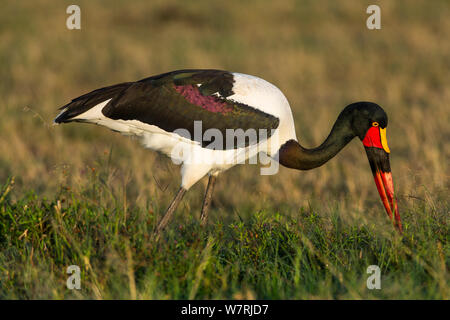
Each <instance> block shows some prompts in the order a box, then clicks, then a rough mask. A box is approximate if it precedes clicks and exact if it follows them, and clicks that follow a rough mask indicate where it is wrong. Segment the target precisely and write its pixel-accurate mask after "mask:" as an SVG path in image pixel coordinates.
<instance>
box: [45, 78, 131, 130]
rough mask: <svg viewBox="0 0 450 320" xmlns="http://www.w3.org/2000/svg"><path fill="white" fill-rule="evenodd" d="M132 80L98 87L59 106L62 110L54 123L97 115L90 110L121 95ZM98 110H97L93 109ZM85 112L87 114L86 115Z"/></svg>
mask: <svg viewBox="0 0 450 320" xmlns="http://www.w3.org/2000/svg"><path fill="white" fill-rule="evenodd" d="M131 84H132V82H124V83H119V84H116V85H113V86H109V87H105V88H101V89H97V90H94V91H91V92H89V93H87V94H84V95H82V96H80V97H78V98H75V99H73V100H72V102H70V103H68V104H66V105H65V106H63V107H61V108H59V110H61V112H60V113H59V114H58V115H57V116H56V118H55V120H53V123H55V124H60V123H65V122H71V121H83V120H90V119H89V118H90V117H95V114H96V112H89V111H90V110H91V109H94V107H96V106H99V105H100V104H103V106H105V105H106V104H107V103H108V102H109V101H110V100H111V99H113V98H115V97H117V96H119V95H120V94H121V93H122V92H123V91H125V90H126V89H127V88H128V87H129V86H130V85H131ZM92 111H96V110H92ZM83 114H86V116H84V115H83Z"/></svg>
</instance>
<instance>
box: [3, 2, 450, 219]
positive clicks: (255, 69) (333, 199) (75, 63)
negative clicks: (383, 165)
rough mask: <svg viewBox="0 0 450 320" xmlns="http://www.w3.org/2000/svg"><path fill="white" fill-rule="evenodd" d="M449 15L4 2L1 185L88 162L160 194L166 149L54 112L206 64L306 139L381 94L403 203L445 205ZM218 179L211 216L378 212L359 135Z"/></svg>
mask: <svg viewBox="0 0 450 320" xmlns="http://www.w3.org/2000/svg"><path fill="white" fill-rule="evenodd" d="M71 4H77V5H79V6H80V8H81V30H68V29H67V28H66V19H67V18H68V16H69V15H68V14H67V13H66V8H67V7H68V6H69V5H71ZM370 4H377V5H379V6H380V8H381V26H382V29H381V30H368V29H367V28H366V19H367V18H368V16H369V15H368V14H367V13H366V8H367V7H368V6H369V5H370ZM449 16H450V5H449V2H448V1H446V0H442V1H440V0H435V1H433V3H432V4H430V2H429V1H425V0H423V1H375V0H373V1H339V2H336V1H331V0H330V1H312V0H311V1H293V0H286V1H260V0H258V1H256V0H250V1H235V0H227V1H209V0H202V1H174V0H163V1H162V0H161V1H160V0H152V1H133V2H132V3H131V2H129V1H76V3H74V1H43V0H36V1H32V2H31V1H2V9H1V11H0V75H1V81H0V132H1V138H0V181H1V182H2V183H4V182H5V181H6V179H7V178H8V177H11V176H14V177H15V190H14V194H13V195H12V196H13V197H21V195H22V194H24V193H26V192H29V191H30V190H34V192H36V193H37V195H38V196H39V197H49V198H54V197H55V194H56V193H57V192H59V191H60V190H61V188H68V189H73V190H77V189H83V188H85V187H86V186H88V185H89V183H90V181H91V180H90V179H91V176H92V172H100V174H101V175H103V181H104V182H105V184H107V185H108V186H109V187H110V188H111V190H112V191H113V192H116V193H118V194H120V193H121V192H123V193H124V194H125V195H126V196H127V200H128V203H129V204H130V205H132V206H140V207H145V208H159V209H160V210H163V209H165V207H166V206H167V204H168V203H169V201H170V200H171V198H172V196H173V193H174V192H175V191H176V190H177V189H178V186H179V182H180V180H179V177H180V176H179V170H178V167H176V166H174V165H173V164H172V163H171V161H170V160H169V159H168V158H165V157H163V156H159V155H157V154H156V153H154V152H151V151H149V150H145V149H143V148H142V147H141V146H140V145H139V144H138V142H137V141H136V140H134V139H131V138H127V137H123V136H120V134H117V133H113V132H110V131H109V130H107V129H105V128H101V127H97V126H94V125H85V124H69V125H63V126H52V120H53V118H54V117H55V115H56V114H57V113H58V112H57V108H59V107H61V106H62V105H64V104H66V103H68V102H69V101H70V100H71V99H73V98H75V97H77V96H79V95H81V94H84V93H86V92H89V91H92V90H94V89H97V88H100V87H103V86H107V85H111V84H115V83H119V82H125V81H134V80H138V79H142V78H145V77H148V76H151V75H155V74H158V73H163V72H167V71H171V70H176V69H186V68H215V69H224V70H229V71H235V72H241V73H248V74H251V75H255V76H259V77H261V78H263V79H266V80H268V81H269V82H272V83H273V84H275V85H276V86H278V87H279V88H280V89H281V90H282V91H283V92H284V94H285V95H286V97H287V98H288V100H289V102H290V104H291V107H292V110H293V114H294V119H295V124H296V126H297V127H296V130H297V135H298V138H299V141H300V142H301V143H302V144H303V145H304V146H306V147H313V146H317V145H318V144H320V143H321V142H322V141H323V140H324V139H325V138H326V136H327V135H328V133H329V130H330V129H331V126H332V124H333V123H334V121H335V120H336V117H337V115H338V114H339V112H340V111H341V110H342V109H343V108H344V107H345V106H346V105H347V104H349V103H352V102H355V101H360V100H368V101H373V102H376V103H378V104H380V105H381V106H382V107H383V108H384V109H385V110H386V112H387V114H388V116H389V126H388V142H389V147H390V149H391V166H392V171H393V177H394V183H395V185H396V190H397V195H398V198H399V206H400V210H401V212H402V210H403V212H405V211H407V210H409V209H408V208H411V207H413V206H415V205H421V204H422V203H424V202H426V203H427V204H429V205H430V206H433V205H434V206H438V205H444V206H446V207H447V208H448V187H449V172H448V162H449V161H448V160H449V156H450V144H449V140H450V126H449V120H450V119H449V114H450V112H449V111H450V110H449V107H450V86H449V84H450V83H449V82H450V81H449V77H448V73H449V67H450V42H449V39H450V35H449V31H450V20H449V19H448V17H449ZM205 186H206V181H202V182H201V183H198V184H197V185H195V186H194V187H193V188H192V189H191V190H192V191H191V192H189V193H188V194H187V197H186V199H185V200H184V202H183V204H182V207H183V208H184V210H185V211H187V212H192V214H193V215H198V214H199V210H200V208H201V201H202V193H203V188H204V187H205ZM216 188H217V189H216V193H215V195H214V200H213V205H214V208H213V209H214V210H213V213H212V214H211V219H213V220H214V219H217V218H216V217H217V216H222V217H225V216H227V215H228V216H230V217H231V218H232V219H234V218H235V217H236V216H235V215H234V213H238V214H240V213H241V212H255V211H256V210H260V209H268V210H276V211H277V212H283V213H285V214H295V213H296V212H297V210H298V208H299V207H300V206H307V205H308V204H311V203H316V204H317V205H320V206H321V207H323V208H324V210H325V211H326V210H327V208H330V207H333V206H336V205H339V206H340V208H341V209H342V210H343V211H344V212H348V217H351V216H352V215H353V213H354V212H365V213H366V214H364V215H358V216H355V217H354V218H355V219H366V218H367V217H370V216H375V217H377V218H378V219H377V220H378V221H379V223H380V224H386V225H388V224H389V221H388V220H387V219H380V217H383V218H384V216H385V213H384V211H383V208H382V205H381V203H380V200H379V197H378V195H377V191H376V188H375V185H374V183H373V178H372V175H371V172H370V168H369V165H368V162H367V159H366V156H365V154H364V149H363V147H362V145H361V143H360V142H359V141H358V140H357V139H355V140H354V141H352V143H350V145H349V146H348V147H346V148H345V149H344V150H343V151H342V152H341V153H340V154H338V156H337V157H336V158H334V159H332V160H331V161H330V162H329V163H327V164H326V165H324V166H323V167H321V168H318V169H315V170H312V171H308V172H295V171H292V170H290V169H287V168H281V169H280V172H279V174H278V175H275V176H260V175H259V168H258V167H257V166H237V167H235V168H232V169H231V170H229V171H228V172H227V173H225V174H223V175H221V176H220V177H219V179H218V183H217V186H216Z"/></svg>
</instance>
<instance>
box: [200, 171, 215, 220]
mask: <svg viewBox="0 0 450 320" xmlns="http://www.w3.org/2000/svg"><path fill="white" fill-rule="evenodd" d="M215 184H216V176H214V175H210V176H209V180H208V186H207V187H206V192H205V198H204V199H203V207H202V214H201V216H200V220H201V225H202V226H204V225H205V224H206V221H207V220H208V211H209V206H210V205H211V199H212V194H213V191H214V185H215Z"/></svg>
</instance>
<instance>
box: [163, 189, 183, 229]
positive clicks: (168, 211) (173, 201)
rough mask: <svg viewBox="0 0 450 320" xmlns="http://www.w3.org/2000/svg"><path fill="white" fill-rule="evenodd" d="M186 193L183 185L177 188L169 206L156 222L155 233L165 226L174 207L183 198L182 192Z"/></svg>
mask: <svg viewBox="0 0 450 320" xmlns="http://www.w3.org/2000/svg"><path fill="white" fill-rule="evenodd" d="M185 193H186V189H184V188H183V187H181V188H180V190H178V193H177V195H176V196H175V198H174V199H173V200H172V203H171V204H170V206H169V208H167V210H166V213H165V214H164V217H163V218H162V219H161V221H160V222H159V224H158V227H157V228H156V234H159V233H160V232H161V231H162V230H163V229H164V228H165V227H166V226H167V223H168V222H169V220H170V219H171V218H172V215H173V213H174V212H175V210H176V208H177V207H178V205H179V204H180V201H181V199H183V196H184V194H185Z"/></svg>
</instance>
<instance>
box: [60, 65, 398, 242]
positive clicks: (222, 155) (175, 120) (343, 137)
mask: <svg viewBox="0 0 450 320" xmlns="http://www.w3.org/2000/svg"><path fill="white" fill-rule="evenodd" d="M60 110H62V111H61V112H60V114H59V115H58V116H57V117H56V119H55V120H54V122H55V123H57V124H58V123H64V122H73V121H76V122H87V123H95V124H98V125H102V126H105V127H108V128H109V129H112V130H114V131H118V132H121V133H122V134H126V135H135V136H138V137H139V138H140V140H141V142H142V144H143V145H144V146H145V147H146V148H149V149H152V150H155V151H158V152H161V153H163V154H166V155H168V156H170V157H171V158H172V159H173V160H174V161H176V162H177V163H178V164H182V167H181V175H182V179H181V186H180V189H179V191H178V193H177V194H176V196H175V198H174V199H173V201H172V202H171V204H170V206H169V207H168V209H167V211H166V213H165V215H164V216H163V218H162V219H161V220H160V222H159V224H158V226H157V229H156V232H157V233H159V232H160V231H161V230H162V229H163V228H164V227H165V226H166V225H167V223H168V221H169V220H170V218H171V216H172V215H173V213H174V211H175V209H176V208H177V206H178V204H179V203H180V201H181V199H182V198H183V195H184V194H185V192H186V191H187V190H189V188H190V187H191V186H192V185H193V184H195V183H196V182H197V181H199V180H200V179H201V178H203V177H204V176H205V175H209V181H208V186H207V188H206V193H205V198H204V201H203V207H202V212H201V220H202V224H204V223H205V222H206V219H207V217H208V209H209V206H210V203H211V197H212V193H213V188H214V184H215V181H216V177H217V175H218V174H219V173H220V172H222V171H225V170H227V169H228V168H230V167H232V166H234V165H235V164H236V163H237V162H236V156H237V155H238V156H240V157H241V159H244V160H247V159H249V158H250V157H252V158H254V157H255V155H257V154H258V153H259V152H263V154H264V153H265V154H266V155H268V156H269V157H270V159H273V160H271V161H275V160H276V161H278V163H280V164H282V165H283V166H285V167H288V168H292V169H298V170H310V169H313V168H317V167H319V166H321V165H323V164H324V163H326V162H327V161H328V160H330V159H331V158H333V157H334V156H335V155H336V154H337V153H338V152H339V151H340V150H341V149H342V148H344V146H345V145H347V144H348V143H349V142H350V141H351V140H352V139H353V138H355V137H358V138H359V139H360V140H361V141H362V143H363V145H364V147H365V151H366V154H367V157H368V159H369V163H370V167H371V169H372V173H373V176H374V178H375V183H376V186H377V189H378V192H379V194H380V197H381V200H382V202H383V205H384V207H385V209H386V212H387V214H388V215H389V218H390V219H391V220H392V221H393V223H394V225H395V226H396V228H397V229H398V230H399V231H400V232H401V231H402V224H401V220H400V215H399V212H398V208H397V202H396V199H395V198H394V188H393V182H392V175H391V168H390V164H389V153H390V151H389V148H388V145H387V141H386V126H387V124H388V118H387V115H386V113H385V111H384V110H383V109H382V108H381V107H380V106H379V105H377V104H375V103H372V102H356V103H352V104H350V105H348V106H347V107H345V108H344V110H343V111H342V112H341V113H340V114H339V116H338V118H337V120H336V122H335V124H334V125H333V127H332V129H331V132H330V134H329V135H328V137H327V138H326V139H325V141H324V142H323V143H322V144H321V145H320V146H318V147H317V148H312V149H306V148H304V147H302V146H301V145H300V144H299V142H298V139H297V137H296V134H295V127H294V120H293V117H292V112H291V108H290V106H289V103H288V101H287V99H286V97H285V96H284V94H283V93H282V92H281V91H280V90H279V89H278V88H277V87H275V86H274V85H272V84H271V83H269V82H267V81H265V80H263V79H260V78H258V77H255V76H251V75H246V74H241V73H234V72H228V71H222V70H194V69H192V70H178V71H172V72H168V73H164V74H160V75H156V76H152V77H149V78H145V79H142V80H139V81H136V82H125V83H119V84H116V85H112V86H109V87H104V88H101V89H97V90H94V91H92V92H90V93H87V94H85V95H82V96H80V97H78V98H75V99H73V100H72V102H70V103H69V104H67V105H65V106H63V107H62V108H60ZM199 125H200V127H201V130H203V131H204V133H205V134H203V133H201V134H200V137H199V134H198V132H196V130H197V129H198V126H199ZM211 130H212V132H213V133H214V134H209V139H208V137H206V135H207V134H206V133H207V132H208V131H211ZM214 130H215V131H214ZM230 130H231V132H234V133H236V132H239V130H241V131H240V132H241V133H242V132H245V133H246V132H249V130H254V131H255V132H266V134H263V135H262V137H261V135H258V137H255V136H254V135H253V136H252V135H249V136H246V137H245V139H244V142H242V139H241V140H240V143H236V139H235V138H236V135H234V136H233V139H232V140H233V141H232V143H229V141H227V142H226V145H223V143H219V144H218V143H211V140H212V137H214V140H218V141H219V142H220V139H218V135H220V134H222V135H223V136H227V135H228V136H229V132H230ZM205 137H206V138H205ZM205 140H206V141H205ZM238 140H239V139H238ZM218 141H214V142H218ZM207 142H210V143H207ZM222 142H223V141H222ZM269 142H270V143H269ZM211 145H212V147H211ZM174 150H177V151H176V152H174ZM180 150H181V151H180ZM199 160H200V161H199Z"/></svg>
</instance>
